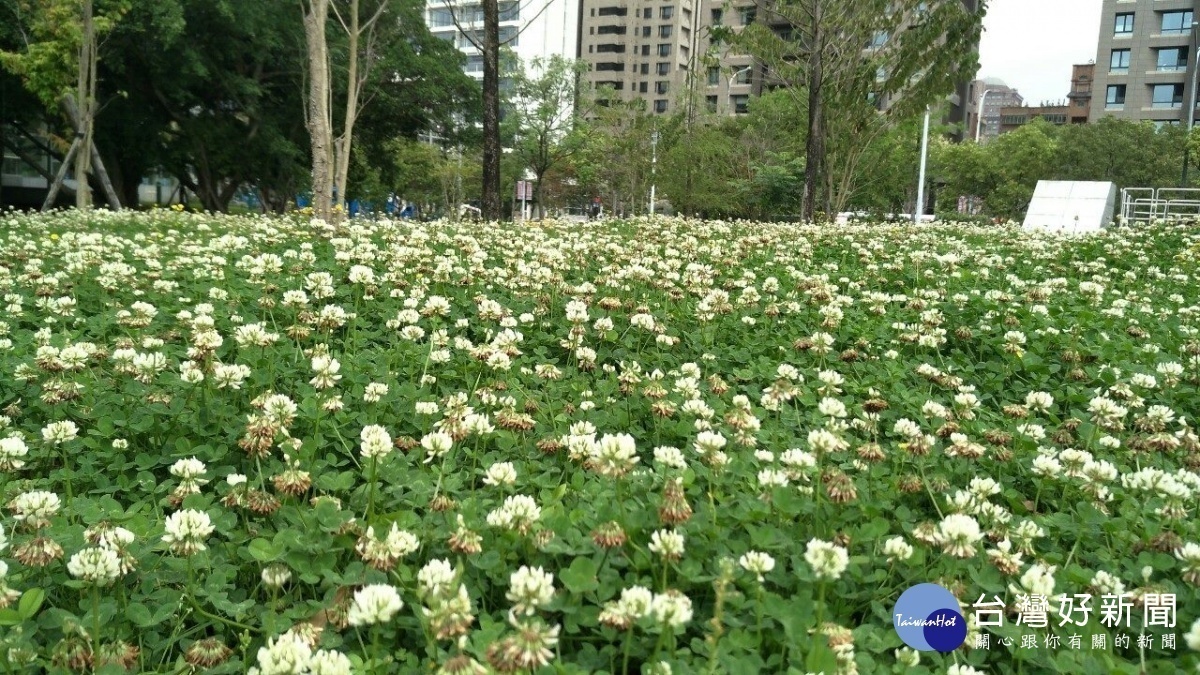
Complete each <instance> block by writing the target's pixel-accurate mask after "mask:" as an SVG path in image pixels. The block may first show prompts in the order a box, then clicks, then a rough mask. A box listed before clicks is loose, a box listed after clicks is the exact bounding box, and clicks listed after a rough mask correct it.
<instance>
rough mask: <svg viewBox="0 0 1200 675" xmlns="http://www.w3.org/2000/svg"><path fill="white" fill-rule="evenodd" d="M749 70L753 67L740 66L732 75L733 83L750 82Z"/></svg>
mask: <svg viewBox="0 0 1200 675" xmlns="http://www.w3.org/2000/svg"><path fill="white" fill-rule="evenodd" d="M751 70H753V68H751V67H749V66H747V67H745V68H742V69H741V70H739V71H737V73H736V74H734V76H733V83H734V84H750V71H751Z"/></svg>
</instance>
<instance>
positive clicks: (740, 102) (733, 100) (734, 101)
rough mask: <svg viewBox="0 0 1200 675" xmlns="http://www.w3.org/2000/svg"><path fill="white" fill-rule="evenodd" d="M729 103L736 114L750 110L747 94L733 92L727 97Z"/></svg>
mask: <svg viewBox="0 0 1200 675" xmlns="http://www.w3.org/2000/svg"><path fill="white" fill-rule="evenodd" d="M729 105H730V107H732V108H733V112H734V113H736V114H738V115H745V114H746V113H747V112H749V111H750V96H749V95H748V94H735V95H733V96H730V97H729Z"/></svg>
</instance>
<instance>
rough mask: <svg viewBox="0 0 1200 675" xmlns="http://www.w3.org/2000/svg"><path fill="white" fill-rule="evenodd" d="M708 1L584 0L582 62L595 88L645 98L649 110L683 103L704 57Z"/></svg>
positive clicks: (624, 97)
mask: <svg viewBox="0 0 1200 675" xmlns="http://www.w3.org/2000/svg"><path fill="white" fill-rule="evenodd" d="M706 4H709V3H708V2H707V0H662V1H659V2H630V0H583V2H582V3H581V5H582V8H583V10H582V13H581V19H580V35H579V58H581V59H583V60H584V61H585V62H587V64H588V67H589V72H588V74H587V77H588V80H589V82H590V84H591V85H593V86H596V87H601V86H606V87H610V88H611V89H613V90H615V95H616V96H618V97H620V98H621V99H622V100H626V101H629V100H633V99H635V98H641V99H643V100H645V102H646V110H647V111H648V112H653V113H659V114H662V113H666V112H668V111H670V110H672V109H673V108H674V106H675V105H676V104H677V103H678V102H679V100H680V95H681V94H682V93H683V92H684V89H685V87H686V86H687V85H688V77H689V76H691V75H694V73H695V63H697V62H698V60H699V58H700V56H701V54H700V53H699V51H700V46H701V36H700V32H701V27H702V26H704V25H705V22H703V21H702V17H701V14H702V11H701V10H702V6H703V5H706Z"/></svg>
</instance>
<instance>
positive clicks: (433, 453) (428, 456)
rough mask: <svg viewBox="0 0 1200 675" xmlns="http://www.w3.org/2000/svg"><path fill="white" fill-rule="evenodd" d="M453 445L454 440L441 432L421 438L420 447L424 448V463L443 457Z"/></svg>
mask: <svg viewBox="0 0 1200 675" xmlns="http://www.w3.org/2000/svg"><path fill="white" fill-rule="evenodd" d="M453 445H454V438H453V437H452V436H451V435H450V434H447V433H445V432H443V431H435V432H433V433H431V434H425V435H424V436H422V437H421V447H422V448H425V463H426V464H428V463H430V462H432V461H433V460H435V459H438V458H440V457H443V456H444V455H445V454H446V453H447V452H450V448H451V447H452V446H453Z"/></svg>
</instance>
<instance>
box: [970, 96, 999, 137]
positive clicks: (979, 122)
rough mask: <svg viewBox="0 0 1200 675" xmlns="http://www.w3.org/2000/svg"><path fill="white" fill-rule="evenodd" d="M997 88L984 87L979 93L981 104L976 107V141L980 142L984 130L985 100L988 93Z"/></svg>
mask: <svg viewBox="0 0 1200 675" xmlns="http://www.w3.org/2000/svg"><path fill="white" fill-rule="evenodd" d="M994 91H995V89H984V90H983V93H982V94H980V95H979V105H977V106H976V107H975V142H976V143H978V142H979V138H980V132H982V131H983V102H984V101H985V100H987V95H988V94H990V93H992V92H994Z"/></svg>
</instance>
